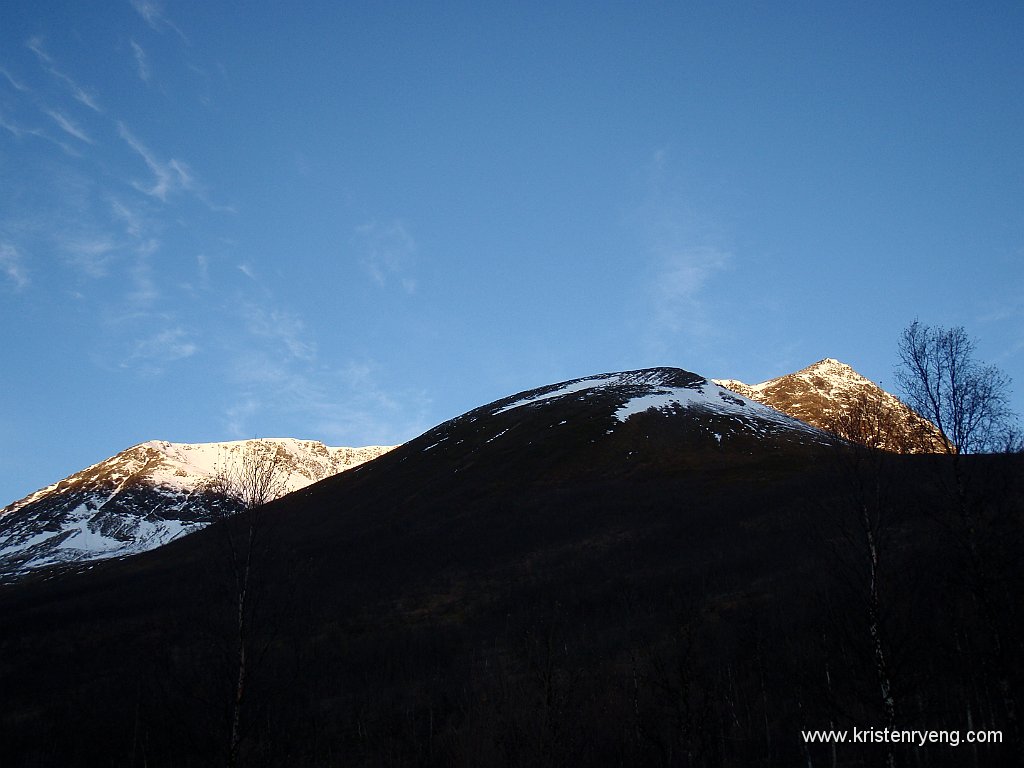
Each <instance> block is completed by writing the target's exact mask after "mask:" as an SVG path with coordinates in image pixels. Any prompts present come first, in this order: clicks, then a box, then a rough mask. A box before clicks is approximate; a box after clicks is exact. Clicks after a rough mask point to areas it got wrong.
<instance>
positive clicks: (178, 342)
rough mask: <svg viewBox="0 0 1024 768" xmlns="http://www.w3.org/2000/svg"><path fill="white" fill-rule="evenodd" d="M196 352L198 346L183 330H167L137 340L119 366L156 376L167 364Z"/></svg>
mask: <svg viewBox="0 0 1024 768" xmlns="http://www.w3.org/2000/svg"><path fill="white" fill-rule="evenodd" d="M198 351H199V345H198V344H196V343H195V341H193V340H192V338H191V337H190V336H189V334H188V332H187V331H186V330H185V329H184V328H181V327H180V326H178V327H174V328H167V329H165V330H162V331H159V332H157V333H154V334H153V335H151V336H147V337H145V338H141V339H137V340H136V341H135V343H134V345H133V346H132V350H131V352H130V354H129V355H128V357H127V359H126V360H124V361H123V362H122V364H121V366H122V367H123V368H135V369H137V370H138V371H139V372H141V373H143V374H146V375H158V374H160V373H162V372H163V371H164V369H165V368H166V366H167V365H168V364H169V363H174V362H177V361H179V360H184V359H186V358H189V357H192V356H193V355H195V354H196V352H198Z"/></svg>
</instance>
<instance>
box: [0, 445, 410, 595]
mask: <svg viewBox="0 0 1024 768" xmlns="http://www.w3.org/2000/svg"><path fill="white" fill-rule="evenodd" d="M255 443H258V444H260V448H261V449H262V450H265V451H270V452H272V455H273V456H274V459H275V461H276V462H277V463H278V466H279V467H280V474H281V485H282V487H283V489H284V491H285V492H286V493H287V492H291V491H295V490H298V489H300V488H304V487H305V486H307V485H310V484H311V483H314V482H317V481H318V480H323V479H324V478H326V477H330V476H331V475H335V474H337V473H338V472H342V471H344V470H346V469H350V468H352V467H355V466H358V465H359V464H362V463H364V462H367V461H370V460H371V459H375V458H377V457H378V456H380V455H382V454H383V453H385V452H387V451H389V450H390V447H388V446H377V445H371V446H366V447H362V448H335V447H330V446H326V445H324V444H323V443H321V442H318V441H316V440H298V439H295V438H261V439H259V440H234V441H229V442H218V443H171V442H168V441H166V440H149V441H147V442H144V443H139V444H138V445H134V446H132V447H131V448H128V449H126V450H124V451H121V452H120V453H118V454H117V455H115V456H112V457H110V458H109V459H105V460H104V461H101V462H99V463H97V464H94V465H92V466H91V467H86V468H85V469H83V470H81V471H80V472H76V473H75V474H73V475H70V476H69V477H66V478H64V479H63V480H61V481H59V482H57V483H54V484H52V485H49V486H47V487H46V488H43V489H41V490H39V491H36V492H35V493H32V494H29V495H28V496H26V497H25V498H24V499H21V500H19V501H16V502H14V503H13V504H10V505H8V506H7V507H5V508H4V509H2V510H0V578H2V577H4V576H5V575H11V574H18V573H25V572H27V571H31V570H34V569H37V568H40V567H44V566H49V565H54V564H59V563H67V562H81V561H89V560H97V559H104V558H108V557H119V556H124V555H129V554H134V553H136V552H142V551H145V550H147V549H152V548H154V547H157V546H160V545H161V544H165V543H167V542H168V541H170V540H171V539H174V538H177V537H179V536H182V535H184V534H187V533H191V532H193V531H197V530H199V529H201V528H203V527H205V526H206V525H207V524H209V522H210V521H211V520H212V519H213V518H214V517H215V516H216V515H217V508H220V507H223V505H225V504H231V503H234V502H233V501H232V500H231V499H223V498H214V497H213V496H211V494H210V493H208V489H209V487H210V483H211V480H213V479H214V478H216V477H217V476H218V475H221V476H229V477H230V476H232V475H233V474H237V472H238V470H239V469H240V467H241V466H242V462H243V460H244V456H245V455H246V452H247V451H248V450H249V449H250V448H251V447H253V445H254V444H255Z"/></svg>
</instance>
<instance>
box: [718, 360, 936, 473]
mask: <svg viewBox="0 0 1024 768" xmlns="http://www.w3.org/2000/svg"><path fill="white" fill-rule="evenodd" d="M717 383H718V384H720V385H721V386H724V387H728V388H729V389H731V390H733V391H734V392H738V393H740V394H742V395H744V396H745V397H749V398H750V399H751V400H756V401H757V402H759V403H763V404H765V405H768V406H771V407H772V408H775V409H777V410H779V411H782V412H783V413H787V414H789V415H790V416H793V417H795V418H797V419H800V420H801V421H804V422H806V423H808V424H811V425H813V426H815V427H818V428H819V429H825V430H830V429H832V428H833V427H834V425H835V424H836V422H837V420H841V419H842V417H843V416H844V414H848V413H850V411H851V409H853V408H855V407H858V406H859V405H861V404H868V405H869V406H870V407H871V408H872V409H874V410H876V411H879V412H884V413H887V414H888V415H889V417H890V418H889V420H890V422H891V423H893V424H895V425H896V426H897V429H896V432H895V433H894V434H898V435H902V436H903V438H905V439H901V441H900V442H901V445H902V449H903V450H909V452H911V453H930V452H934V451H941V450H942V441H941V436H940V435H939V434H938V433H937V431H936V429H935V428H934V427H933V426H932V425H931V424H930V423H929V422H927V421H926V420H925V419H923V418H922V417H921V416H919V415H918V414H917V413H915V412H914V411H913V410H911V409H910V408H909V407H908V406H907V405H905V404H904V403H903V402H901V401H900V400H899V398H897V397H896V396H894V395H892V394H890V393H889V392H886V391H885V390H884V389H882V388H881V387H879V386H878V385H877V384H875V383H874V382H872V381H871V380H870V379H868V378H866V377H865V376H862V375H861V374H859V373H857V371H856V370H854V368H853V367H852V366H850V365H848V364H847V363H844V362H842V361H840V360H836V359H835V358H832V357H826V358H825V359H823V360H819V361H818V362H816V363H812V364H811V365H808V366H807V367H806V368H801V369H800V370H799V371H796V372H795V373H788V374H786V375H784V376H779V377H778V378H774V379H768V380H767V381H762V382H761V383H760V384H744V383H743V382H741V381H736V380H734V379H722V380H718V381H717ZM907 446H911V447H910V448H909V449H908V448H907ZM875 447H880V448H886V447H889V446H886V445H876V446H875Z"/></svg>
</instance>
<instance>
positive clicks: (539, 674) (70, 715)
mask: <svg viewBox="0 0 1024 768" xmlns="http://www.w3.org/2000/svg"><path fill="white" fill-rule="evenodd" d="M396 461H397V459H396ZM687 461H688V462H690V467H689V471H687V472H686V473H683V474H672V473H668V472H665V471H664V468H663V467H658V468H657V471H654V472H648V473H639V474H638V473H636V472H634V473H632V474H624V475H623V476H619V477H609V478H608V479H607V480H603V481H600V482H594V481H592V480H591V481H588V482H578V483H570V482H562V483H559V484H557V485H551V484H543V485H533V486H530V485H525V486H524V487H522V488H521V489H520V492H519V493H516V494H509V493H501V494H495V493H490V492H489V489H488V488H486V487H478V486H475V485H466V484H462V485H459V486H457V487H453V488H452V489H451V490H450V492H441V490H440V489H439V488H435V489H434V491H436V492H433V493H423V485H422V484H420V485H416V486H410V487H414V488H415V490H414V491H411V492H410V493H409V494H407V495H405V496H401V497H400V498H399V499H397V500H396V499H394V497H393V496H389V497H387V499H388V501H381V500H380V499H379V498H378V497H374V496H371V495H370V494H369V491H365V489H364V488H362V487H361V486H360V485H359V483H358V482H355V481H351V482H348V484H347V485H346V486H345V487H346V488H347V489H348V491H347V493H346V495H345V496H344V497H343V498H344V499H345V507H344V508H340V507H339V508H338V509H334V510H331V511H330V514H323V515H320V516H319V517H316V518H301V514H302V513H301V509H302V507H301V505H302V504H306V505H307V506H308V505H309V504H310V503H312V502H310V501H309V500H308V499H306V500H303V499H301V498H289V499H285V500H284V501H283V502H282V503H281V504H280V505H278V508H274V509H271V510H268V515H267V518H266V519H267V520H268V521H271V522H268V523H267V524H268V525H272V526H273V527H270V528H268V530H267V531H265V532H264V533H263V537H262V538H261V541H262V542H263V543H265V546H263V547H262V548H261V549H260V550H259V553H258V555H259V556H258V558H257V559H256V560H255V563H256V565H255V566H254V568H258V570H254V576H253V580H254V584H258V591H254V592H253V593H252V594H251V595H250V596H249V599H250V600H251V601H252V602H251V603H250V605H256V606H257V607H258V610H257V611H256V612H255V613H253V614H252V615H251V616H248V617H246V621H247V622H248V624H247V625H246V626H247V627H248V630H247V631H248V633H249V635H248V640H247V641H248V643H249V645H248V655H247V663H248V669H247V681H246V689H245V692H244V697H243V698H242V699H241V701H240V700H239V696H238V680H239V675H238V655H237V649H238V626H239V615H238V600H237V594H236V593H235V592H234V591H233V590H234V588H235V587H234V584H235V582H233V581H232V577H231V574H230V569H229V568H228V566H227V565H226V564H225V562H224V558H223V557H221V556H219V555H218V554H217V553H218V552H219V551H221V550H222V546H221V545H219V544H218V536H217V535H216V532H215V531H213V530H211V531H208V532H205V533H203V534H197V535H196V536H194V537H192V538H193V539H195V541H194V542H191V543H189V542H188V541H187V540H186V541H184V542H181V543H180V544H175V545H172V546H170V547H167V548H165V550H166V551H164V552H155V553H152V554H151V555H148V556H145V557H142V558H135V559H133V560H127V561H124V562H121V563H112V564H108V565H105V566H99V567H97V568H96V569H94V571H93V572H92V573H89V574H82V575H79V576H77V577H68V578H65V579H58V580H54V581H52V582H48V581H39V582H37V583H29V584H22V585H18V586H15V587H12V588H8V589H6V590H5V591H4V592H3V593H2V594H0V609H2V611H3V613H2V614H0V615H2V616H3V626H2V629H0V673H2V679H0V682H2V685H3V688H2V689H0V690H2V693H0V695H2V697H3V707H2V712H0V763H2V764H3V765H4V766H52V765H62V766H74V765H105V766H148V767H155V766H181V767H184V766H210V765H230V764H238V765H251V766H277V765H280V766H560V765H565V766H570V765H573V766H575V765H624V766H632V765H636V766H776V765H802V766H860V765H879V766H884V765H900V766H931V765H935V766H944V765H950V766H954V765H955V766H965V765H966V766H993V765H1014V764H1019V763H1020V760H1021V742H1020V740H1019V739H1020V727H1019V717H1020V712H1021V703H1022V700H1021V692H1022V650H1021V616H1020V604H1021V596H1022V595H1024V588H1022V587H1024V584H1022V572H1024V571H1022V568H1021V554H1022V542H1021V522H1022V512H1024V510H1022V505H1021V502H1020V499H1021V493H1020V490H1021V489H1020V488H1019V486H1018V479H1019V478H1020V477H1021V474H1022V473H1021V470H1022V463H1021V457H1020V456H1019V455H1002V456H964V457H959V458H958V459H957V461H956V472H958V473H967V474H968V475H969V478H970V480H969V483H966V484H964V483H962V482H961V483H960V485H959V486H957V485H956V484H954V485H953V486H952V487H954V488H965V489H966V491H965V493H966V495H958V494H957V493H956V492H954V493H950V492H949V488H950V486H949V484H948V483H947V480H948V479H949V477H950V475H949V473H950V472H952V471H953V469H954V467H953V462H952V461H951V459H950V457H949V456H897V455H893V454H886V453H881V452H875V451H872V450H870V449H862V448H852V447H849V446H842V445H840V446H837V447H834V448H825V447H817V448H814V449H813V450H811V449H804V450H790V451H788V452H786V451H778V452H775V453H772V454H766V455H764V456H748V457H746V458H744V459H743V460H734V459H732V458H730V459H729V460H728V461H720V462H717V463H715V462H708V463H705V464H701V465H699V467H697V466H695V465H693V464H692V460H691V459H687ZM959 480H962V478H958V481H959ZM367 487H368V486H367ZM965 503H966V504H969V505H970V515H969V517H968V518H965V516H964V509H963V504H965ZM270 513H273V514H270ZM965 519H967V520H968V521H969V523H970V525H969V526H967V525H965ZM427 521H429V522H427ZM235 523H236V524H238V521H235ZM230 524H232V521H227V522H226V523H223V524H222V525H230ZM318 526H319V527H318ZM297 527H302V529H303V531H304V532H303V534H302V535H301V536H300V535H299V534H298V533H297V530H296V529H297ZM220 541H223V539H220ZM254 590H255V587H254ZM886 726H890V727H895V728H900V729H927V730H955V731H959V732H961V735H963V734H964V733H965V732H966V731H967V730H990V729H991V730H999V731H1001V732H1002V735H1003V743H1002V744H994V745H993V744H988V745H968V744H960V745H959V746H957V747H953V746H951V745H948V744H931V745H928V746H925V747H917V746H908V745H886V744H876V745H850V744H844V745H834V746H833V745H825V744H805V743H804V741H803V739H802V738H801V731H803V730H810V729H849V728H854V727H856V728H860V729H864V728H884V727H886Z"/></svg>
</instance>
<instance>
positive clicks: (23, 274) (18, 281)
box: [0, 243, 29, 291]
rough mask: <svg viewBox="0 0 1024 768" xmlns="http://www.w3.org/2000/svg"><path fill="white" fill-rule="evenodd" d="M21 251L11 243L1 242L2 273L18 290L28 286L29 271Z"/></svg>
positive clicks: (0, 269) (0, 263)
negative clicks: (26, 268)
mask: <svg viewBox="0 0 1024 768" xmlns="http://www.w3.org/2000/svg"><path fill="white" fill-rule="evenodd" d="M23 261H24V260H23V259H22V256H21V252H20V251H19V250H18V249H17V248H15V247H14V246H13V245H11V244H10V243H0V273H2V274H3V275H4V276H5V277H6V278H7V280H8V281H9V282H10V283H11V284H12V285H13V286H14V288H15V289H16V290H19V291H20V290H22V289H23V288H27V287H28V284H29V279H28V272H27V271H26V270H25V265H24V263H23Z"/></svg>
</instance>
